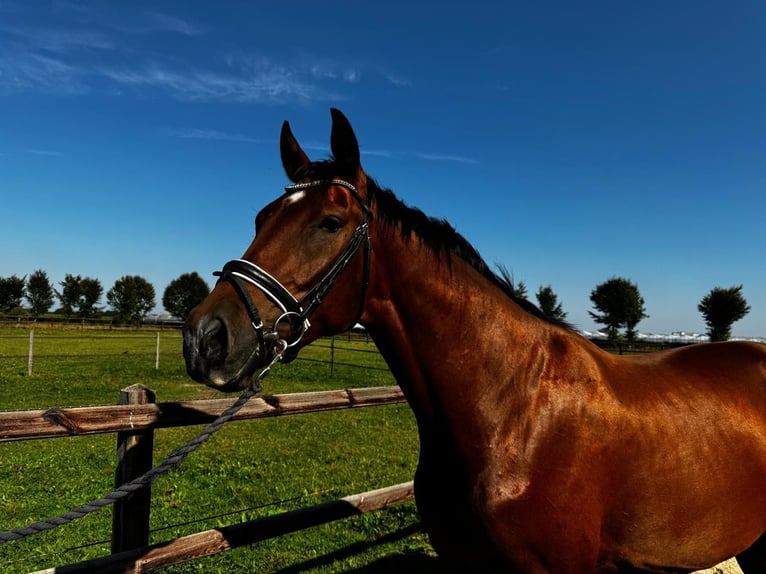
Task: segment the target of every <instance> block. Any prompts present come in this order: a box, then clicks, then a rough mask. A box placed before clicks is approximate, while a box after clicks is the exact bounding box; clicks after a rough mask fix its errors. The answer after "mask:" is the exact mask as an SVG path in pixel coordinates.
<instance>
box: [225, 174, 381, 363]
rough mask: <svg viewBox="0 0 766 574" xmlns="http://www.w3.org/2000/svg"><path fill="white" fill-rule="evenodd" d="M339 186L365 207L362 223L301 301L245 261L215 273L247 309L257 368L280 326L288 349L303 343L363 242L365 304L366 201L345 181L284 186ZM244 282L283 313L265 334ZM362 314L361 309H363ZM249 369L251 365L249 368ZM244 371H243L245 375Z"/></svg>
mask: <svg viewBox="0 0 766 574" xmlns="http://www.w3.org/2000/svg"><path fill="white" fill-rule="evenodd" d="M330 185H337V186H340V187H343V188H345V189H347V190H348V191H350V192H351V195H352V196H353V197H354V198H355V199H356V200H357V202H358V203H359V205H360V206H361V208H362V214H363V215H362V221H361V222H360V223H359V225H357V227H356V229H355V230H354V232H353V233H352V234H351V237H350V238H349V241H348V244H347V245H346V248H345V249H344V250H343V252H342V253H341V254H340V255H339V256H338V258H337V259H336V260H335V262H334V263H333V264H332V266H331V267H330V269H329V270H328V271H327V273H325V275H324V277H322V279H321V280H320V281H319V283H317V285H316V286H315V287H314V288H313V289H311V290H310V291H309V292H308V293H306V294H305V295H304V296H303V297H302V298H301V299H300V300H298V299H296V297H295V296H294V295H293V294H292V293H290V291H288V290H287V288H286V287H285V286H284V285H282V283H280V282H279V280H278V279H276V278H275V277H274V276H272V275H271V274H269V273H268V272H267V271H265V270H264V269H263V268H262V267H260V266H258V265H256V264H255V263H251V262H250V261H245V260H244V259H234V260H232V261H229V262H228V263H226V264H225V265H224V266H223V269H221V271H216V272H215V273H213V275H215V276H217V277H219V279H218V282H219V283H220V282H221V281H227V282H228V283H230V284H231V286H232V287H233V288H234V291H235V292H236V293H237V295H238V296H239V298H240V299H241V301H242V303H243V304H244V306H245V309H246V310H247V313H248V316H249V317H250V322H251V325H252V327H253V329H254V330H255V333H256V337H257V338H258V350H257V351H256V352H254V353H253V355H252V356H251V358H250V360H249V361H248V363H249V364H252V365H253V366H254V367H255V366H257V364H259V363H263V362H266V359H267V358H268V352H269V351H267V345H266V343H267V342H270V343H276V342H277V341H278V340H280V336H279V335H278V334H277V329H278V327H279V325H280V324H281V323H287V324H288V325H289V326H290V337H289V340H287V341H286V343H287V348H291V347H295V346H296V345H297V344H298V343H300V341H301V339H302V338H303V335H304V333H305V332H306V329H308V327H309V325H310V323H309V317H310V316H311V315H312V314H313V313H314V311H316V309H317V307H319V305H320V304H321V303H322V300H323V299H324V297H325V296H326V295H327V293H328V292H329V291H330V289H331V288H332V286H333V285H334V284H335V281H336V279H337V278H338V276H339V275H340V274H341V273H342V272H343V271H344V270H345V269H346V267H348V265H349V263H350V262H351V260H352V259H353V257H354V255H356V252H357V251H359V248H360V247H361V245H362V243H364V244H365V251H364V254H365V256H364V283H363V292H362V303H361V304H360V307H361V305H363V304H364V293H365V292H366V290H367V287H368V285H369V279H370V251H371V249H372V244H371V242H370V231H369V225H370V221H372V210H371V209H370V206H369V204H368V203H367V202H365V201H364V199H362V196H361V195H360V194H359V190H357V189H356V187H355V186H354V185H352V184H350V183H349V182H347V181H344V180H342V179H329V180H314V181H308V182H305V183H296V184H295V185H288V186H285V191H286V192H287V193H288V194H289V193H293V192H296V191H302V190H304V189H309V188H312V187H320V186H330ZM245 283H249V284H250V285H253V286H254V287H257V288H258V289H259V290H260V291H261V292H262V293H263V294H264V295H265V296H266V297H267V298H268V299H269V301H271V302H272V303H273V304H274V305H276V306H277V307H279V309H280V310H281V311H282V314H281V315H280V316H279V317H277V319H276V320H275V321H274V324H273V325H272V326H271V329H270V330H268V331H264V325H263V321H262V320H261V317H260V314H259V313H258V309H257V308H256V306H255V304H254V303H253V299H252V297H251V296H250V293H249V292H248V290H247V288H246V286H245ZM360 314H361V308H360ZM248 367H249V365H248ZM244 370H245V369H242V370H241V371H240V372H244Z"/></svg>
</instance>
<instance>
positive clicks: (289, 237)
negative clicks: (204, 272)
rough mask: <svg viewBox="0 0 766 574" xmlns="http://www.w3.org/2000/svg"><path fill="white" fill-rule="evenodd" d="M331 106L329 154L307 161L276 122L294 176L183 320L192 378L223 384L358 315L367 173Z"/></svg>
mask: <svg viewBox="0 0 766 574" xmlns="http://www.w3.org/2000/svg"><path fill="white" fill-rule="evenodd" d="M331 112H332V119H333V124H332V133H331V138H330V142H331V150H332V154H333V158H332V159H331V160H328V161H320V162H313V163H312V162H311V161H310V160H309V158H308V157H307V155H306V154H305V153H304V151H303V150H302V149H301V147H300V146H299V145H298V142H297V141H296V140H295V137H294V136H293V134H292V132H291V131H290V126H289V124H288V123H287V122H285V123H284V124H283V126H282V134H281V139H280V149H281V155H282V165H283V166H284V169H285V171H286V172H287V176H288V178H289V179H290V180H291V181H292V182H293V185H290V186H287V187H286V188H285V190H286V192H285V193H284V194H283V195H281V196H280V197H278V198H277V199H276V200H275V201H273V202H271V203H270V204H268V205H267V206H266V207H264V208H263V209H262V210H261V211H260V213H258V215H257V216H256V219H255V229H256V232H255V239H253V242H252V243H251V244H250V246H249V247H248V248H247V250H246V251H245V254H244V255H243V256H242V258H241V259H236V260H233V261H230V262H229V263H227V264H226V265H224V267H223V269H222V270H221V271H220V272H218V273H217V275H218V276H219V280H218V283H217V285H216V286H215V288H214V289H213V291H212V292H211V293H210V295H208V297H207V298H206V299H205V300H204V301H203V302H202V303H200V305H199V306H197V307H196V308H195V309H194V310H193V311H192V312H191V314H190V316H189V318H188V320H187V322H186V325H185V327H184V357H185V359H186V369H187V371H188V373H189V375H190V376H191V377H192V378H193V379H195V380H196V381H199V382H202V383H205V384H207V385H210V386H212V387H215V388H218V389H220V390H224V391H232V390H237V389H242V388H244V387H246V386H247V385H248V384H249V383H250V381H251V380H252V376H253V374H254V373H255V371H256V370H257V369H259V368H261V367H264V366H266V365H267V364H269V363H270V362H271V361H272V359H273V358H274V356H275V355H276V354H277V353H280V352H281V351H283V350H284V347H285V346H286V345H287V346H288V348H287V350H286V351H285V354H284V356H285V357H286V358H291V357H294V356H295V354H297V352H298V349H299V348H300V347H301V346H303V345H306V344H307V343H309V342H311V341H312V340H314V339H316V338H317V337H319V336H321V335H324V334H329V333H336V332H340V331H343V330H346V329H348V328H350V327H352V326H353V325H354V323H355V322H356V321H357V320H358V319H359V316H360V314H361V310H362V308H363V304H364V295H365V286H366V284H367V281H368V276H369V264H370V252H369V246H370V239H369V234H368V223H369V222H370V220H371V217H372V215H371V211H370V207H369V204H368V202H369V197H368V195H367V179H366V176H365V174H364V171H363V170H362V168H361V165H360V161H359V146H358V144H357V140H356V136H355V135H354V132H353V130H352V129H351V125H350V124H349V122H348V120H347V119H346V117H345V116H344V115H343V114H342V113H341V112H339V111H338V110H335V109H333V110H331Z"/></svg>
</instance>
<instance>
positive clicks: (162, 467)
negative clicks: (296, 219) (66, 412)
mask: <svg viewBox="0 0 766 574" xmlns="http://www.w3.org/2000/svg"><path fill="white" fill-rule="evenodd" d="M277 344H278V345H281V347H282V348H281V350H280V351H279V352H277V354H276V355H275V356H274V358H273V360H272V361H271V363H270V364H269V365H268V366H267V367H266V368H265V369H263V371H261V373H260V374H259V375H258V377H257V378H256V379H255V381H254V383H253V384H252V385H251V386H250V388H249V389H248V390H246V391H245V392H244V393H243V394H242V396H241V397H239V399H237V400H236V402H234V404H232V405H231V406H230V407H228V408H227V409H226V410H225V411H223V412H222V413H221V415H220V416H219V417H218V418H217V419H215V420H214V421H213V422H212V423H210V425H209V426H208V427H207V428H206V429H205V430H203V431H202V432H201V433H199V434H198V435H197V436H196V437H194V438H193V439H192V440H191V441H189V442H188V443H187V444H185V445H184V446H182V447H179V448H177V449H175V450H174V451H173V452H171V453H170V454H169V455H168V456H167V457H166V458H165V460H163V461H162V463H160V464H159V465H158V466H156V467H155V468H152V469H151V470H148V471H147V472H145V473H144V474H142V475H141V476H139V477H138V478H135V479H133V480H131V481H130V482H126V483H125V484H122V485H120V486H119V487H117V488H116V489H114V490H113V491H112V492H110V493H109V494H107V495H105V496H102V497H101V498H99V499H96V500H93V501H91V502H88V503H87V504H83V505H82V506H80V507H79V508H75V509H74V510H71V511H69V512H65V513H64V514H62V515H60V516H56V517H54V518H49V519H48V520H43V521H41V522H35V523H34V524H30V525H29V526H24V527H20V528H14V529H13V530H8V531H5V532H0V544H4V543H5V542H10V541H11V540H19V539H21V538H26V537H27V536H31V535H32V534H37V533H39V532H44V531H46V530H51V529H53V528H56V527H57V526H63V525H64V524H69V523H70V522H72V521H74V520H77V519H78V518H82V517H83V516H86V515H88V514H90V513H92V512H95V511H96V510H99V509H101V508H103V507H104V506H109V505H110V504H114V503H115V502H117V501H118V500H122V499H123V498H125V497H127V496H130V495H131V494H133V493H134V492H135V491H137V490H140V489H141V488H144V487H145V486H147V485H149V484H151V483H152V482H154V481H155V480H157V479H158V478H159V477H160V476H162V475H163V474H166V473H167V472H168V471H170V470H172V469H173V468H175V467H176V466H178V465H179V464H181V462H182V461H183V460H184V459H185V458H186V457H187V456H189V454H191V453H192V452H194V451H195V450H197V449H198V448H199V447H200V446H201V445H202V443H203V442H205V441H206V440H207V439H209V438H210V437H211V436H212V435H213V434H214V433H215V432H217V431H218V430H220V429H221V427H222V426H223V425H224V423H226V422H227V421H229V420H230V419H231V417H233V416H234V415H235V414H237V412H238V411H239V410H240V409H241V408H242V407H243V406H245V403H246V402H247V401H249V400H250V399H251V398H252V397H253V396H254V395H256V394H257V393H258V390H256V389H259V388H260V385H259V383H260V382H261V381H262V380H263V378H264V377H265V376H266V375H267V374H268V373H269V371H270V370H271V367H272V366H274V364H276V363H277V362H278V361H279V360H280V359H281V358H282V353H283V352H284V350H285V348H286V347H287V345H286V343H283V342H282V341H281V340H280V341H278V343H277Z"/></svg>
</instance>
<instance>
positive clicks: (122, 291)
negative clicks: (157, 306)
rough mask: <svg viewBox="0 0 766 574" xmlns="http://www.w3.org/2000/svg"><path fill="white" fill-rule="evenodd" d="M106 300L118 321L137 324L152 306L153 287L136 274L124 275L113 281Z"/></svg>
mask: <svg viewBox="0 0 766 574" xmlns="http://www.w3.org/2000/svg"><path fill="white" fill-rule="evenodd" d="M106 300H107V301H108V302H109V305H111V307H112V309H113V310H114V312H115V314H116V315H117V319H118V320H119V321H123V322H130V323H135V324H138V323H141V321H143V319H144V317H145V316H146V314H147V313H148V312H149V311H151V310H152V309H153V308H154V287H153V286H152V284H151V283H149V282H148V281H147V280H146V279H144V278H143V277H140V276H138V275H124V276H122V277H120V278H119V279H118V280H117V281H115V282H114V287H112V288H111V289H109V291H108V292H107V294H106Z"/></svg>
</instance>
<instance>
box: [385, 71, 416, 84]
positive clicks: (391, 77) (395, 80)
mask: <svg viewBox="0 0 766 574" xmlns="http://www.w3.org/2000/svg"><path fill="white" fill-rule="evenodd" d="M386 79H387V80H388V81H389V82H390V83H392V84H393V85H394V86H396V87H397V88H408V87H410V86H411V85H412V82H410V81H409V80H408V79H407V78H405V77H403V76H400V75H398V74H393V73H390V72H389V73H387V74H386Z"/></svg>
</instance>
